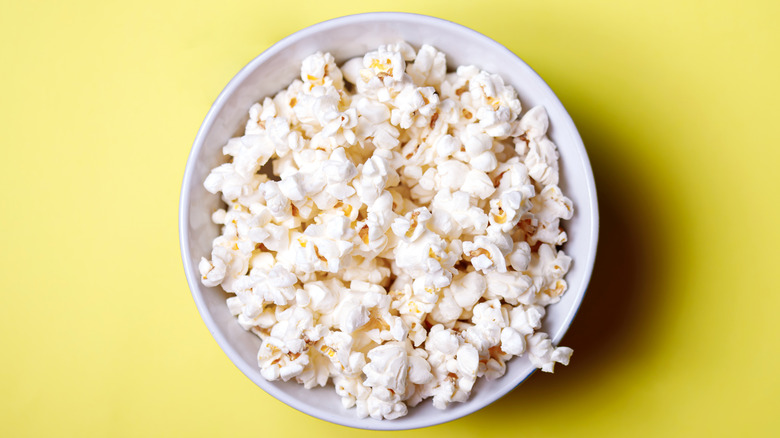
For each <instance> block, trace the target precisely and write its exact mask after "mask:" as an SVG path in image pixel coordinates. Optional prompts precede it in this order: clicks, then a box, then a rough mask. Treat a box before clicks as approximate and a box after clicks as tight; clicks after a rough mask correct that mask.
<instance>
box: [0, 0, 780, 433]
mask: <svg viewBox="0 0 780 438" xmlns="http://www.w3.org/2000/svg"><path fill="white" fill-rule="evenodd" d="M377 5H378V4H377ZM373 7H376V6H372V3H370V2H366V1H338V2H328V1H317V2H311V1H298V2H264V1H244V2H239V1H231V0H223V1H200V0H195V1H175V2H166V1H147V0H140V1H130V2H128V1H123V2H119V1H93V2H87V1H80V0H75V1H72V2H55V1H23V2H10V1H6V2H4V5H3V7H2V13H0V87H2V88H1V91H2V94H1V96H2V97H1V99H2V105H1V106H0V121H1V122H0V123H1V124H2V125H1V126H2V136H1V138H2V155H0V182H1V183H2V185H1V187H2V189H0V201H1V203H0V205H2V207H0V208H2V213H1V214H0V221H1V222H0V225H1V226H0V243H1V244H2V246H1V248H2V251H1V252H0V274H2V286H0V288H1V290H2V304H0V345H1V346H2V353H0V376H1V377H2V379H0V394H2V398H1V399H0V436H3V437H28V436H57V437H67V436H74V437H90V436H101V437H104V436H106V437H107V436H110V437H124V436H166V437H169V436H203V437H215V436H237V437H246V436H265V437H269V436H280V437H281V436H319V437H329V436H333V437H336V436H338V437H352V436H362V435H367V434H372V433H371V432H363V431H357V430H351V429H347V428H344V427H340V426H335V425H331V424H329V423H326V422H323V421H320V420H317V419H314V418H311V417H308V416H306V415H304V414H301V413H298V412H297V411H295V410H293V409H292V408H289V407H287V406H285V405H283V404H282V403H280V402H278V401H276V400H275V399H273V398H272V397H270V396H269V395H267V394H266V393H264V392H263V391H262V390H260V389H259V388H257V387H256V386H255V385H254V384H252V383H251V382H250V381H249V380H248V379H247V378H246V377H244V376H243V375H242V374H241V373H240V372H239V371H238V369H236V368H235V367H234V366H233V365H232V364H231V363H230V361H229V360H228V358H227V356H225V354H224V353H223V352H222V351H221V350H220V349H219V347H218V346H217V344H216V343H215V342H214V341H213V339H212V338H211V336H210V335H209V333H208V331H207V330H206V327H205V325H204V324H203V322H202V321H201V319H200V317H199V315H198V313H197V311H196V308H195V304H194V303H193V300H192V298H191V296H190V292H189V289H188V287H187V284H186V281H185V278H184V273H183V269H182V265H181V261H180V253H179V242H178V234H177V213H178V211H177V209H178V205H177V203H178V198H179V189H180V183H181V178H182V174H183V171H184V165H185V162H186V159H187V154H188V153H189V150H190V147H191V144H192V141H193V139H194V136H195V133H196V131H197V130H198V127H199V125H200V123H201V121H202V120H203V117H204V116H205V114H206V112H207V110H208V109H209V106H210V105H211V103H212V101H213V100H214V98H215V97H216V96H217V94H218V93H219V92H220V91H221V89H222V88H223V86H224V85H225V84H226V83H227V82H228V80H229V79H230V78H231V77H232V76H233V75H234V74H235V73H236V72H237V71H238V70H239V69H240V68H241V67H242V66H244V65H245V64H246V63H247V62H248V61H249V60H250V59H252V58H253V57H254V56H256V55H257V54H259V53H260V52H261V51H263V50H264V49H266V48H267V47H268V46H269V45H271V44H272V43H273V42H275V41H277V40H278V39H280V38H282V37H284V36H286V35H288V34H290V33H292V32H294V31H296V30H298V29H301V28H303V27H305V26H308V25H311V24H314V23H316V22H319V21H322V20H325V19H328V18H333V17H337V16H340V15H347V14H351V13H357V12H367V11H370V10H373V9H372V8H373ZM379 7H380V8H381V9H385V10H391V9H392V10H400V11H410V12H419V13H424V14H430V15H436V16H439V17H443V18H446V19H450V20H453V21H456V22H459V23H462V24H464V25H466V26H469V27H471V28H474V29H476V30H478V31H480V32H483V33H485V34H486V35H488V36H490V37H492V38H494V39H496V40H498V41H499V42H501V43H503V44H505V45H506V46H508V47H509V48H510V49H512V50H513V51H514V52H515V53H517V54H518V55H520V56H521V57H522V58H523V59H524V60H525V61H526V62H528V63H529V64H530V65H531V66H532V67H533V68H534V69H536V71H537V72H539V74H541V76H542V77H543V78H545V79H546V80H547V81H548V83H549V84H550V86H551V87H552V88H553V89H554V90H555V91H556V92H557V94H558V96H559V97H560V99H561V100H562V101H563V103H564V105H566V107H567V108H568V110H569V112H570V113H571V115H572V117H573V119H574V121H575V122H576V123H577V125H578V127H579V128H580V130H581V133H582V137H583V139H584V141H585V144H586V146H587V149H588V152H589V154H590V156H591V160H592V163H593V169H594V173H595V175H596V182H597V187H598V192H599V198H600V199H599V201H600V202H601V215H602V228H601V246H600V249H599V257H598V260H597V262H596V268H595V272H594V278H593V281H592V283H591V288H590V290H589V292H588V295H587V296H586V299H585V303H584V305H583V307H582V310H581V312H580V314H579V315H578V317H577V318H576V319H575V321H574V324H573V325H572V328H571V331H570V332H569V335H567V337H566V338H565V339H564V344H565V345H569V346H571V347H573V348H574V350H575V354H574V357H573V360H572V363H571V365H570V366H569V367H559V368H557V372H556V374H555V375H542V374H541V373H537V374H535V375H534V376H533V377H532V378H531V379H529V381H527V382H526V383H524V384H523V385H521V386H520V387H519V388H518V389H516V390H515V391H513V392H512V393H511V394H509V395H508V396H507V397H505V398H504V399H502V400H500V401H499V402H497V403H495V404H494V405H492V406H490V407H488V408H486V409H484V410H482V411H480V412H478V413H476V414H474V415H471V416H469V417H467V418H464V419H461V420H458V421H455V422H452V423H449V424H446V425H442V426H437V427H434V428H429V429H425V430H418V431H412V432H407V434H408V435H409V436H431V434H433V433H436V434H437V436H438V434H446V435H442V436H454V437H458V436H522V437H537V436H538V437H542V436H543V437H555V436H599V437H608V436H614V437H625V436H640V437H641V436H647V437H659V436H686V437H687V436H707V437H710V436H723V437H731V436H751V437H753V436H777V433H778V430H780V420H778V410H780V378H779V377H778V371H779V370H780V343H779V342H778V337H779V336H780V316H778V313H780V294H779V293H778V292H780V291H779V290H778V289H779V288H778V286H777V285H778V278H777V273H778V271H779V270H778V267H777V265H778V262H780V256H778V248H780V233H778V219H777V216H778V214H780V199H779V197H778V188H780V170H778V169H777V167H778V165H780V152H778V151H779V150H780V134H778V133H779V132H780V117H779V116H780V111H779V110H778V105H780V85H778V79H779V78H780V68H779V67H780V61H778V59H780V30H779V29H780V26H778V24H777V23H778V21H779V20H780V8H779V7H778V3H777V2H772V1H765V2H760V1H738V2H736V1H735V2H725V1H713V2H703V1H702V2H693V1H663V2H646V3H645V2H642V3H640V2H602V1H525V0H523V1H509V0H507V1H502V2H491V1H478V2H455V1H444V0H442V1H431V2H424V1H420V0H415V1H394V2H390V3H383V4H381V5H379ZM374 435H377V436H378V435H379V433H374Z"/></svg>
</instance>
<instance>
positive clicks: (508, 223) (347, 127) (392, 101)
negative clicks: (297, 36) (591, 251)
mask: <svg viewBox="0 0 780 438" xmlns="http://www.w3.org/2000/svg"><path fill="white" fill-rule="evenodd" d="M520 113H521V106H520V101H519V100H518V98H517V94H516V92H515V90H514V89H513V88H512V87H511V86H509V85H506V84H504V82H503V80H502V79H501V78H500V77H499V76H497V75H494V74H490V73H488V72H485V71H482V70H480V69H479V68H477V67H474V66H461V67H458V68H457V70H456V71H455V72H450V73H448V72H447V67H446V60H445V56H444V54H443V53H441V52H439V51H437V50H436V49H435V48H433V47H431V46H427V45H425V46H422V47H421V48H420V49H419V51H415V50H414V48H412V47H411V46H410V45H409V44H407V43H404V42H401V43H397V44H392V45H386V46H381V47H379V48H378V49H377V50H376V51H373V52H370V53H368V54H366V55H365V56H363V57H361V58H355V59H352V60H350V61H347V62H346V63H345V64H344V65H343V66H342V67H341V68H339V67H338V66H337V65H336V63H335V61H334V58H333V56H331V55H330V54H328V53H316V54H314V55H311V56H309V57H307V58H306V59H305V60H304V61H303V65H302V68H301V79H300V80H297V79H296V80H295V81H294V82H293V83H292V84H291V85H290V86H289V88H287V89H286V90H283V91H281V92H279V93H278V94H276V96H274V97H273V98H266V99H265V100H264V101H263V102H262V103H257V104H255V105H253V106H252V107H251V108H250V110H249V121H248V122H247V124H246V131H245V135H243V136H242V137H239V138H233V139H231V140H230V141H228V143H227V145H226V146H225V147H224V148H223V153H224V154H225V155H227V156H229V157H230V158H231V160H230V162H228V163H225V164H222V165H220V166H219V167H217V168H215V169H213V170H212V172H211V174H210V175H209V176H208V177H207V178H206V180H205V183H204V185H205V187H206V189H207V190H208V191H210V192H211V193H214V194H216V193H218V192H221V193H222V199H223V201H224V202H225V204H226V207H225V208H224V209H220V210H217V211H216V212H215V213H214V214H213V216H212V219H213V221H214V222H216V223H217V224H220V225H222V235H221V236H219V237H217V238H216V239H215V240H214V242H213V251H212V253H211V259H210V260H209V259H206V258H203V259H202V260H201V262H200V265H199V270H200V273H201V276H202V282H203V284H204V285H206V286H217V285H222V287H223V288H224V290H226V291H227V292H230V293H232V294H235V296H232V297H230V298H228V300H227V305H228V307H229V309H230V311H231V312H232V313H233V314H234V315H236V316H237V317H238V323H239V324H240V325H241V326H242V327H243V328H244V329H246V330H250V331H252V332H253V333H255V334H256V335H257V336H259V337H260V338H261V339H262V345H261V347H260V351H259V352H258V355H257V359H258V364H259V366H260V368H261V370H262V375H263V376H264V377H265V378H266V379H268V380H277V379H282V380H284V381H287V380H290V379H295V380H296V381H297V382H299V383H301V384H303V385H304V386H305V387H306V388H311V387H314V386H324V385H326V384H327V383H328V381H332V382H333V384H334V386H335V389H336V392H337V393H338V395H339V396H340V397H341V400H342V402H343V405H344V406H345V407H346V408H350V407H356V410H357V414H358V415H359V416H361V417H366V416H371V417H373V418H377V419H383V418H385V419H394V418H398V417H401V416H403V415H405V414H406V413H407V407H408V406H415V405H417V404H418V403H420V402H421V401H422V400H424V399H427V398H429V397H430V398H432V399H433V405H434V406H435V407H437V408H440V409H444V408H445V407H446V406H447V405H448V404H449V403H451V402H455V401H457V402H463V401H465V400H467V398H468V397H469V393H470V392H471V389H472V387H473V385H474V383H475V381H476V379H477V378H478V377H483V376H484V377H485V378H487V379H495V378H498V377H500V376H502V375H503V374H504V372H505V370H506V362H507V361H508V360H509V359H510V358H512V357H513V356H522V355H525V356H527V357H528V358H529V359H530V361H531V363H532V364H533V365H535V366H536V367H539V368H541V369H542V370H544V371H548V372H552V371H553V366H554V364H555V363H556V362H558V363H562V364H564V365H565V364H568V362H569V357H570V356H571V354H572V350H571V349H570V348H567V347H557V348H556V347H555V346H553V345H552V343H551V341H550V339H549V336H548V335H547V334H545V333H542V332H540V331H538V330H539V329H540V327H541V321H542V318H543V317H544V315H545V306H547V305H548V304H551V303H555V302H557V301H559V300H560V297H561V295H562V294H563V293H564V291H565V290H566V281H565V280H564V279H563V277H564V275H565V274H566V272H567V271H568V269H569V266H570V264H571V259H570V258H569V257H568V256H566V254H564V252H563V251H559V250H558V249H557V246H559V245H561V244H563V243H564V242H565V241H566V233H565V232H564V231H563V230H562V229H561V227H560V220H561V219H569V218H571V216H572V212H573V210H572V203H571V201H570V200H569V199H567V198H566V197H565V196H564V195H563V193H561V190H560V188H558V185H557V184H558V153H557V151H556V147H555V145H554V144H553V143H552V142H551V141H550V140H549V139H548V138H547V136H546V132H547V127H548V119H547V113H546V112H545V110H544V108H542V107H535V108H532V109H530V110H528V111H527V112H526V113H525V114H524V115H523V117H522V118H520ZM267 163H270V166H272V167H271V168H269V167H264V166H266V164H267ZM271 169H272V174H273V176H272V177H269V175H270V174H271V172H270V171H269V170H271Z"/></svg>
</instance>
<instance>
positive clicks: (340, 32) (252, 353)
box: [179, 13, 598, 430]
mask: <svg viewBox="0 0 780 438" xmlns="http://www.w3.org/2000/svg"><path fill="white" fill-rule="evenodd" d="M397 40H405V41H408V42H409V43H411V44H412V45H413V46H416V47H419V46H420V45H422V44H430V45H432V46H434V47H436V48H438V49H439V50H441V51H443V52H444V53H445V54H446V55H447V61H448V64H449V67H451V68H454V67H456V66H458V65H463V64H474V65H476V66H478V67H481V68H482V69H485V70H487V71H489V72H491V73H497V74H499V75H501V76H502V77H503V78H504V80H505V81H507V82H508V83H510V84H512V85H513V86H514V87H515V89H516V90H517V92H518V94H519V97H520V101H521V103H522V105H523V108H524V110H525V109H528V108H531V107H532V106H535V105H544V107H545V108H546V109H547V112H548V114H549V117H550V132H549V136H550V138H551V139H552V140H553V141H554V142H555V144H556V145H557V146H558V149H559V152H560V156H561V158H560V165H561V168H560V172H561V184H560V186H561V189H562V190H563V192H564V193H565V194H566V195H567V196H568V197H569V198H570V199H571V200H572V201H573V202H574V206H575V215H574V217H573V218H572V219H571V220H570V221H565V223H564V227H565V228H566V232H567V234H568V236H569V241H568V242H567V243H566V245H565V248H564V249H565V251H566V253H567V254H569V255H571V257H572V258H573V260H574V262H573V264H572V267H571V270H570V271H569V273H568V274H567V276H566V280H567V281H568V283H569V290H568V291H567V292H566V294H565V295H564V297H563V299H562V300H561V301H560V302H559V303H557V304H555V305H552V306H550V307H548V312H547V316H546V318H545V320H544V327H543V329H544V331H546V332H547V333H548V334H549V335H550V336H551V337H552V340H553V342H554V343H557V342H558V341H560V340H561V337H563V334H564V333H565V332H566V330H567V329H568V327H569V324H570V323H571V321H572V318H574V315H575V313H576V312H577V308H578V307H579V305H580V302H581V301H582V298H583V295H584V294H585V289H586V287H587V284H588V281H589V279H590V274H591V270H592V269H593V262H594V259H595V255H596V242H597V237H598V208H597V204H596V188H595V184H594V181H593V174H592V171H591V167H590V163H589V161H588V157H587V154H586V152H585V147H584V146H583V144H582V140H581V139H580V136H579V134H578V132H577V128H576V127H575V126H574V123H573V122H572V120H571V118H570V117H569V114H568V113H567V112H566V110H565V109H564V108H563V105H562V104H561V102H560V101H559V100H558V98H557V97H556V96H555V94H554V93H553V92H552V90H551V89H550V87H548V86H547V84H545V82H544V81H543V80H542V79H541V78H540V77H539V76H538V75H537V74H536V73H535V72H534V71H533V70H532V69H531V68H530V67H529V66H528V65H526V64H525V63H524V62H523V61H522V60H521V59H520V58H518V57H517V56H516V55H515V54H514V53H512V52H511V51H509V50H508V49H507V48H505V47H504V46H502V45H500V44H498V43H497V42H495V41H493V40H491V39H490V38H488V37H486V36H484V35H482V34H480V33H477V32H475V31H473V30H471V29H468V28H466V27H463V26H461V25H458V24H455V23H452V22H449V21H445V20H441V19H438V18H433V17H428V16H422V15H415V14H406V13H369V14H360V15H351V16H347V17H341V18H337V19H334V20H330V21H326V22H323V23H319V24H316V25H314V26H311V27H308V28H306V29H303V30H301V31H298V32H296V33H294V34H292V35H290V36H288V37H287V38H285V39H283V40H281V41H279V42H278V43H276V44H275V45H273V46H272V47H270V48H269V49H268V50H266V51H265V52H263V53H262V54H260V56H258V57H257V58H255V59H253V60H252V61H251V62H250V63H249V64H248V65H247V66H246V67H244V68H243V69H242V70H241V71H240V72H238V74H237V75H236V76H235V77H234V78H233V79H232V80H231V81H230V83H228V85H227V86H226V87H225V89H224V90H223V91H222V93H220V95H219V97H217V100H216V101H215V102H214V104H213V105H212V107H211V109H210V110H209V112H208V114H207V115H206V119H205V120H204V121H203V124H202V125H201V127H200V130H199V131H198V135H197V137H196V138H195V142H194V144H193V146H192V151H191V152H190V156H189V158H188V160H187V167H186V170H185V173H184V181H183V183H182V191H181V199H180V206H179V234H180V240H181V252H182V258H183V261H184V270H185V272H186V275H187V281H188V282H189V286H190V289H191V290H192V296H193V298H194V299H195V303H196V304H197V306H198V310H199V311H200V314H201V317H202V318H203V321H205V323H206V326H207V327H208V329H209V331H210V332H211V334H212V335H213V336H214V339H216V341H217V343H218V344H219V346H220V347H222V349H223V350H224V351H225V353H226V354H227V355H228V357H230V360H232V361H233V363H234V364H235V365H236V366H237V367H238V368H239V369H240V370H241V371H242V372H243V373H244V374H245V375H246V376H247V377H249V379H251V380H252V381H253V382H255V383H256V384H257V385H258V386H260V387H261V388H262V389H264V390H265V391H266V392H268V393H269V394H271V395H272V396H274V397H276V398H277V399H279V400H281V401H282V402H284V403H286V404H288V405H290V406H292V407H294V408H296V409H298V410H300V411H302V412H305V413H307V414H309V415H312V416H314V417H318V418H321V419H323V420H327V421H330V422H333V423H337V424H341V425H345V426H351V427H357V428H363V429H376V430H400V429H413V428H419V427H425V426H431V425H435V424H439V423H443V422H446V421H451V420H454V419H456V418H460V417H462V416H464V415H467V414H470V413H472V412H474V411H476V410H478V409H480V408H483V407H485V406H487V405H488V404H490V403H492V402H494V401H495V400H497V399H498V398H500V397H501V396H503V395H505V394H506V393H508V392H509V391H511V390H512V389H513V388H514V387H516V386H517V385H518V384H519V383H520V382H522V381H523V380H524V379H525V378H527V377H528V376H530V375H531V373H533V371H534V367H533V366H532V365H531V364H530V363H529V361H528V359H526V358H524V357H518V358H514V359H512V360H511V361H509V363H508V367H507V372H506V375H504V376H503V377H502V378H500V379H498V380H495V381H492V382H488V381H485V380H484V379H479V380H478V383H477V384H476V385H475V386H474V390H473V392H472V394H471V398H470V399H469V400H468V401H467V402H465V403H454V404H452V405H450V407H449V408H448V409H446V410H438V409H435V408H434V407H433V405H432V404H431V402H430V400H428V401H426V402H424V403H422V404H420V405H419V406H417V407H415V408H411V409H410V410H409V414H408V415H407V416H405V417H402V418H400V419H397V420H384V421H379V420H374V419H371V418H364V419H360V418H357V416H356V414H355V410H354V409H344V408H343V407H342V406H341V402H340V400H339V398H338V396H337V395H336V393H335V391H334V390H333V387H332V386H327V387H325V388H318V389H313V390H307V389H304V388H303V386H301V385H298V384H296V383H294V382H292V381H291V382H287V383H284V382H280V381H279V382H269V381H266V380H265V379H264V378H263V377H262V376H261V375H260V370H259V368H258V366H257V357H256V356H257V351H258V348H259V346H260V339H259V338H257V337H256V336H255V335H254V334H252V333H249V332H246V331H244V330H243V329H241V327H239V325H238V323H237V322H236V319H235V318H234V317H233V316H232V315H231V314H230V313H229V312H228V309H227V306H226V305H225V299H226V298H227V296H228V295H227V294H226V293H225V292H224V291H222V290H221V288H209V287H205V286H203V285H202V284H201V282H200V279H199V273H198V269H197V266H198V261H199V260H200V258H201V257H202V256H206V257H208V255H209V254H210V252H211V241H212V240H213V239H214V238H215V237H216V236H217V235H218V233H219V229H218V227H217V226H216V225H214V224H213V223H211V220H210V214H211V212H212V211H213V210H215V209H216V208H218V206H219V205H220V200H219V199H218V197H217V196H214V195H212V194H210V193H208V192H207V191H206V190H205V189H204V188H203V180H204V179H205V178H206V176H207V175H208V173H209V171H210V170H211V169H212V168H213V167H215V166H217V165H219V164H220V163H222V162H223V161H224V159H223V156H222V153H221V148H222V146H223V145H224V144H225V143H226V142H227V140H228V139H229V138H230V137H233V136H235V135H237V134H240V133H241V130H242V128H243V126H244V124H245V122H246V120H247V118H246V117H247V116H246V114H247V111H248V109H249V107H250V106H251V105H252V104H253V103H254V102H257V101H259V100H262V99H263V98H264V97H265V96H270V95H273V94H275V93H276V92H277V91H279V90H281V89H283V88H286V87H287V86H288V85H289V84H290V82H292V80H293V79H294V78H296V77H297V76H298V75H299V68H300V63H301V61H302V60H303V58H304V57H306V56H307V55H310V54H312V53H314V52H316V51H318V50H319V51H329V52H331V53H332V54H333V55H334V56H335V57H336V60H337V62H339V63H340V62H343V61H345V60H347V59H349V58H351V57H354V56H357V55H362V54H364V53H366V52H368V51H370V50H373V49H375V48H376V47H378V46H379V45H380V44H386V43H391V42H394V41H397ZM571 366H577V360H576V355H575V357H574V360H573V362H572V365H571Z"/></svg>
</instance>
